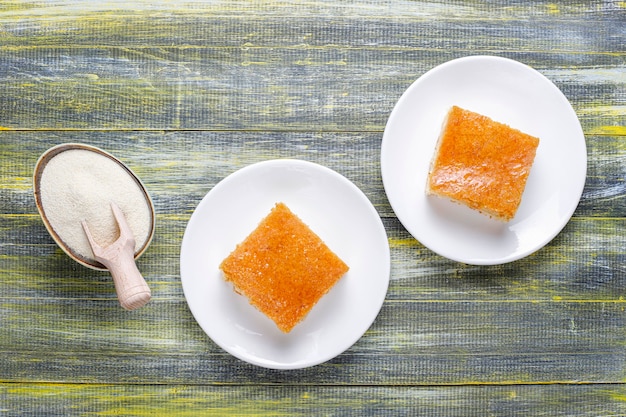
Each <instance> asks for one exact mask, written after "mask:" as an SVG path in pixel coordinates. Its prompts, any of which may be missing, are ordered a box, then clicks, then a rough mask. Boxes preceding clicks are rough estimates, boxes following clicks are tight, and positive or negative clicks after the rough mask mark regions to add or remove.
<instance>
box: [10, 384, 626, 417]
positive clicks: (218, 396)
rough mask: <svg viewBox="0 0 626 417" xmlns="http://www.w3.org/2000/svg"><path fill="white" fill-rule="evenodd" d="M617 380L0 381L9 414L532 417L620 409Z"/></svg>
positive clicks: (622, 394)
mask: <svg viewBox="0 0 626 417" xmlns="http://www.w3.org/2000/svg"><path fill="white" fill-rule="evenodd" d="M625 397H626V391H625V390H624V387H623V386H621V385H591V386H587V385H567V386H557V387H555V386H542V385H539V386H523V385H522V386H519V385H512V386H499V387H490V388H489V389H487V387H484V386H469V387H402V386H400V387H358V388H355V387H343V386H337V387H311V386H306V385H305V386H291V385H289V386H259V387H236V386H235V387H233V386H195V385H182V386H179V385H175V386H172V385H149V386H142V385H129V386H111V385H81V384H60V385H55V384H21V385H19V386H18V385H13V384H1V385H0V403H2V408H1V409H0V411H2V412H3V415H6V416H7V417H9V416H22V415H30V416H45V417H56V416H66V415H92V414H96V415H115V416H120V415H125V416H145V417H152V416H154V415H168V416H172V417H183V416H197V415H203V416H224V415H237V416H259V417H261V416H277V415H289V416H307V417H308V416H311V415H328V416H343V415H360V416H381V417H395V416H398V417H400V416H402V417H404V416H407V415H436V416H442V417H445V416H460V415H480V416H488V415H498V416H514V415H525V416H530V415H535V416H551V417H560V416H563V417H565V416H573V415H580V416H617V415H623V414H625V413H626V402H625V401H624V398H625Z"/></svg>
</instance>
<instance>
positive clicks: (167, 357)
mask: <svg viewBox="0 0 626 417" xmlns="http://www.w3.org/2000/svg"><path fill="white" fill-rule="evenodd" d="M157 288H158V287H157ZM157 294H158V293H157ZM624 303H625V301H624V300H623V299H618V300H613V301H610V300H586V301H564V300H550V301H536V300H528V301H521V300H517V301H516V300H510V301H508V302H507V301H502V300H500V301H490V300H485V301H483V300H476V301H453V302H451V301H436V300H434V301H429V300H426V301H394V300H388V301H387V302H386V303H385V305H384V306H383V309H382V311H381V314H380V316H379V317H378V318H377V320H376V322H375V323H374V325H373V326H372V327H371V328H370V329H369V330H368V332H366V334H365V335H364V337H363V338H361V339H360V340H359V341H358V342H357V343H356V344H355V345H354V346H353V347H351V348H350V349H349V350H348V351H347V352H345V353H344V354H342V355H340V356H339V357H338V358H336V359H333V360H331V361H330V362H329V363H326V364H322V365H319V366H317V367H314V368H310V369H305V370H300V371H290V372H278V371H276V372H275V371H271V370H264V369H261V368H258V367H255V366H253V365H248V364H245V363H244V362H241V361H239V360H238V359H236V358H234V357H231V356H230V355H228V354H227V353H225V352H224V351H222V350H221V349H220V348H219V347H217V346H216V345H215V344H214V343H213V342H212V341H211V340H210V339H209V338H208V337H207V336H206V335H205V334H204V333H203V332H202V331H201V329H200V328H199V326H198V325H197V324H196V323H195V321H194V320H193V318H192V316H191V314H190V313H189V311H188V308H187V305H186V303H185V302H184V301H183V300H180V299H169V300H168V299H162V298H161V297H159V296H158V295H157V296H156V297H155V299H154V300H153V301H151V303H150V304H149V305H148V306H146V307H144V308H142V309H141V310H140V311H137V312H136V313H134V314H129V313H127V312H125V311H123V310H122V309H121V308H120V307H119V305H118V304H117V301H116V300H115V299H114V297H109V298H107V299H95V298H91V299H85V298H81V297H79V296H77V295H76V293H71V292H67V291H65V290H64V288H63V287H61V288H60V289H59V290H58V291H56V292H55V291H54V290H50V291H49V295H48V296H47V297H46V298H12V297H3V298H2V306H1V308H2V317H3V318H2V323H3V338H2V339H0V352H2V355H3V357H4V360H3V361H2V362H1V363H0V375H3V377H2V378H3V380H4V381H7V382H8V381H11V382H19V381H24V382H25V381H30V382H42V381H43V382H79V381H80V382H86V383H96V382H101V383H134V382H138V381H141V382H143V383H147V384H158V383H182V384H206V383H212V382H219V383H239V384H243V383H245V384H254V383H256V382H258V381H259V380H262V381H264V382H266V383H270V382H276V383H278V382H290V383H297V382H298V381H307V383H314V384H320V385H325V384H331V385H332V384H356V385H364V384H365V385H400V384H401V385H405V384H412V385H432V384H435V385H438V384H444V385H450V384H475V383H481V384H502V383H524V384H531V383H575V382H595V383H620V382H621V381H622V379H623V374H624V371H625V368H624V367H625V366H626V352H624V349H623V348H624V344H625V342H626V338H625V335H624V332H623V328H624V326H625V325H626V318H625V316H624ZM94 363H97V366H94Z"/></svg>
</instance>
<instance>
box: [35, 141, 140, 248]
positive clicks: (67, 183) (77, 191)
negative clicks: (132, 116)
mask: <svg viewBox="0 0 626 417" xmlns="http://www.w3.org/2000/svg"><path fill="white" fill-rule="evenodd" d="M40 197H41V205H42V207H43V211H44V212H45V215H46V217H47V219H48V222H49V223H50V226H51V227H52V228H53V229H54V231H55V232H56V233H57V235H58V236H59V238H60V239H61V240H62V241H63V242H65V244H66V245H67V246H68V247H69V248H70V249H71V250H72V252H74V253H76V254H78V255H81V256H83V257H84V258H87V259H89V260H94V256H93V252H92V251H91V247H90V246H89V242H88V240H87V237H86V236H85V232H84V231H83V228H82V226H81V221H82V220H86V221H87V224H88V226H89V230H90V232H91V234H92V235H93V237H94V239H95V240H96V242H97V243H98V244H99V245H101V246H103V247H106V246H109V245H110V244H111V243H113V242H114V241H115V240H116V239H117V238H118V237H119V230H118V228H117V223H116V222H115V218H114V217H113V213H112V211H111V202H112V201H114V202H115V203H116V204H117V205H118V206H119V207H120V209H121V210H122V212H123V213H124V216H125V217H126V220H127V221H128V224H129V225H130V228H131V229H132V231H133V234H134V236H135V253H136V252H137V251H138V250H139V249H141V248H142V247H143V245H144V244H145V243H146V242H147V240H148V239H149V238H150V233H151V227H152V212H151V208H150V204H149V203H148V201H147V199H146V196H145V194H144V193H143V190H142V188H141V187H140V186H139V185H138V184H137V182H136V181H135V179H134V178H133V177H132V176H131V175H130V174H129V173H128V172H127V171H126V170H125V169H124V167H122V166H121V165H119V164H118V163H116V162H115V161H113V160H111V159H110V158H108V157H106V156H105V155H101V154H99V153H96V152H92V151H88V150H82V149H70V150H67V151H64V152H60V153H59V154H57V155H55V156H54V157H53V158H52V159H50V161H48V163H47V164H46V165H45V167H44V169H43V172H42V173H41V180H40Z"/></svg>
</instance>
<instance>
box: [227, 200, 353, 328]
mask: <svg viewBox="0 0 626 417" xmlns="http://www.w3.org/2000/svg"><path fill="white" fill-rule="evenodd" d="M220 269H221V270H222V272H223V273H224V277H225V279H226V280H227V281H230V282H232V284H233V286H234V289H235V291H236V292H238V293H240V294H243V295H244V296H246V297H247V298H248V300H249V301H250V303H251V304H252V305H253V306H255V307H256V308H257V309H258V310H260V311H261V312H263V313H264V314H265V315H266V316H268V317H269V318H270V319H272V320H273V321H274V322H275V323H276V326H278V328H279V329H280V330H281V331H283V332H285V333H288V332H290V331H291V330H292V329H293V327H294V326H295V325H297V324H298V323H299V322H300V321H302V320H303V319H304V317H305V316H306V315H307V314H308V313H309V311H310V310H311V309H312V308H313V306H315V304H317V302H318V301H319V300H320V299H321V298H322V297H323V296H324V295H325V294H326V293H327V292H328V291H329V290H330V289H331V288H332V287H333V286H334V285H335V283H337V281H338V280H339V279H340V278H341V277H342V276H343V275H344V274H345V273H346V272H347V271H348V266H347V265H346V264H345V263H344V262H343V261H342V260H341V259H340V258H339V257H338V256H337V255H336V254H335V253H333V252H332V251H331V250H330V249H329V248H328V246H326V244H325V243H324V242H323V241H322V239H321V238H320V237H319V236H317V235H316V234H315V233H314V232H313V231H312V230H311V229H310V228H309V227H308V226H307V225H306V224H305V223H303V222H302V220H300V218H298V217H297V216H296V215H295V214H293V213H292V212H291V210H289V208H288V207H287V206H286V205H285V204H284V203H277V204H276V205H275V206H274V208H273V209H272V210H271V211H270V213H269V214H268V215H267V216H266V217H265V218H264V219H263V220H261V222H260V224H259V225H258V226H257V228H256V229H255V230H253V231H252V232H251V233H250V235H248V237H246V238H245V239H244V240H243V242H241V243H240V244H238V245H237V247H236V248H235V250H234V251H233V252H232V253H231V254H230V255H228V257H226V258H225V259H224V260H223V261H222V263H221V264H220Z"/></svg>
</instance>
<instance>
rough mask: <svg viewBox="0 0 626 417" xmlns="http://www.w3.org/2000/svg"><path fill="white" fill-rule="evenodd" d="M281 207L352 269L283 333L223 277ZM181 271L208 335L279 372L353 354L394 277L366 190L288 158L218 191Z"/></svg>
mask: <svg viewBox="0 0 626 417" xmlns="http://www.w3.org/2000/svg"><path fill="white" fill-rule="evenodd" d="M277 202H284V203H285V204H286V205H287V206H288V207H289V208H290V209H291V211H293V212H294V213H295V214H296V215H297V216H298V217H300V219H301V220H302V221H303V222H304V223H306V224H307V225H308V226H309V227H310V228H311V229H312V230H313V231H314V232H315V233H316V234H317V235H318V236H319V237H320V238H321V239H322V240H323V241H324V242H325V243H326V244H327V245H328V247H329V248H330V249H331V250H332V251H333V252H335V253H336V254H337V255H338V256H339V257H340V258H341V259H342V260H343V261H344V262H345V263H346V264H348V266H349V267H350V270H349V271H348V272H347V273H346V274H345V275H344V276H343V277H342V278H341V279H340V280H339V281H338V282H337V284H335V286H334V287H333V288H332V289H331V290H330V291H329V292H328V293H327V294H326V295H325V296H324V297H322V299H321V300H320V301H319V302H318V303H317V305H315V307H313V309H312V310H311V311H310V313H309V314H308V316H307V317H306V318H305V319H304V320H303V321H302V322H301V323H300V324H298V325H297V326H296V327H295V328H294V329H293V330H292V331H291V332H290V333H287V334H286V333H283V332H281V331H280V330H279V329H278V328H277V327H276V325H275V324H274V322H273V321H271V320H270V319H269V318H267V317H266V316H265V315H264V314H263V313H261V312H260V311H258V310H257V309H256V308H254V307H253V306H252V305H250V304H249V303H248V299H247V298H246V297H244V296H242V295H238V294H236V293H235V292H234V290H233V287H232V285H231V284H230V283H227V282H226V281H225V280H224V278H223V275H222V273H221V271H220V270H219V264H220V263H221V262H222V260H223V259H224V258H226V257H227V256H228V254H229V253H230V252H231V251H232V250H233V249H235V246H236V245H237V244H238V243H240V242H241V241H243V240H244V239H245V237H246V236H248V234H250V232H252V230H254V229H255V228H256V227H257V225H258V224H259V222H260V221H261V220H262V219H263V218H264V217H265V216H266V215H267V214H269V212H270V210H271V209H272V207H274V205H275V204H276V203H277ZM180 264H181V265H180V269H181V270H180V272H181V280H182V285H183V291H184V294H185V298H186V299H187V303H188V304H189V308H190V309H191V312H192V314H193V316H194V317H195V319H196V321H197V322H198V324H199V325H200V327H202V329H203V330H204V331H205V332H206V334H207V335H208V336H209V337H210V338H211V339H212V340H213V341H214V342H215V343H217V344H218V345H219V346H220V347H221V348H223V349H224V350H226V351H227V352H229V353H230V354H232V355H234V356H235V357H237V358H239V359H242V360H244V361H246V362H249V363H252V364H255V365H259V366H262V367H266V368H274V369H296V368H304V367H308V366H313V365H317V364H319V363H322V362H325V361H327V360H329V359H332V358H334V357H335V356H337V355H339V354H340V353H342V352H344V351H345V350H346V349H348V348H349V347H350V346H352V345H353V344H354V343H355V342H356V341H357V340H358V339H359V338H360V337H361V336H362V335H363V333H365V331H366V330H367V329H368V328H369V327H370V325H371V324H372V322H373V321H374V319H375V318H376V316H377V315H378V312H379V311H380V308H381V307H382V304H383V301H384V299H385V296H386V294H387V287H388V285H389V273H390V255H389V244H388V241H387V234H386V232H385V228H384V226H383V224H382V221H381V219H380V217H379V216H378V213H377V211H376V209H375V208H374V206H372V204H371V203H370V201H369V200H368V199H367V197H366V196H365V195H364V194H363V192H361V190H359V189H358V188H357V187H356V186H355V185H354V184H353V183H351V182H350V181H349V180H347V179H346V178H345V177H343V176H341V175H340V174H338V173H337V172H335V171H332V170H331V169H329V168H325V167H323V166H320V165H317V164H314V163H311V162H306V161H301V160H291V159H280V160H271V161H265V162H259V163H256V164H253V165H250V166H248V167H245V168H243V169H241V170H239V171H237V172H235V173H233V174H231V175H229V176H228V177H226V178H225V179H224V180H222V181H221V182H220V183H219V184H217V185H216V186H215V187H214V188H213V189H212V190H211V191H210V192H209V193H208V194H207V195H206V196H205V197H204V198H203V199H202V201H201V202H200V204H199V205H198V207H197V208H196V210H195V211H194V213H193V214H192V216H191V218H190V220H189V223H188V225H187V228H186V230H185V234H184V236H183V241H182V247H181V255H180Z"/></svg>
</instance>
